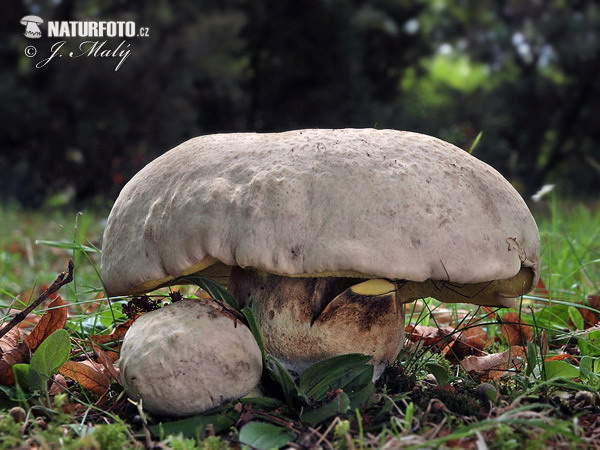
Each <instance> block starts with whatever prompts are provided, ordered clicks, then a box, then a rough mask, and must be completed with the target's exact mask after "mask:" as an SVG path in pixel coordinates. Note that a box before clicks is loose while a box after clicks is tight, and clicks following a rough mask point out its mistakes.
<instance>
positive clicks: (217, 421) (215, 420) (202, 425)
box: [150, 414, 233, 438]
mask: <svg viewBox="0 0 600 450" xmlns="http://www.w3.org/2000/svg"><path fill="white" fill-rule="evenodd" d="M208 425H212V427H213V429H214V430H215V433H221V432H223V431H226V430H228V429H229V428H230V427H231V426H232V425H233V420H232V419H230V418H229V417H227V416H226V415H224V414H215V415H211V416H194V417H189V418H187V419H182V420H176V421H174V422H165V423H159V424H157V425H152V426H151V427H150V431H152V433H154V434H155V435H157V436H161V435H163V436H164V435H170V434H175V435H176V434H182V435H183V436H184V437H186V438H197V437H199V436H201V435H202V433H204V431H205V430H206V427H208Z"/></svg>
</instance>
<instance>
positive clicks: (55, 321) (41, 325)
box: [25, 295, 67, 352]
mask: <svg viewBox="0 0 600 450" xmlns="http://www.w3.org/2000/svg"><path fill="white" fill-rule="evenodd" d="M65 306H66V303H65V302H64V301H63V299H62V297H61V296H60V295H57V296H56V298H55V299H54V300H53V301H52V303H50V304H49V305H48V311H46V312H45V313H44V315H43V316H42V318H41V319H40V321H39V322H38V324H37V325H36V326H35V328H34V329H33V330H32V331H31V333H29V336H27V337H26V338H25V342H26V343H27V345H29V348H30V349H31V351H32V352H33V351H35V349H36V348H38V346H39V345H40V344H41V343H42V342H43V341H44V339H46V338H47V337H48V336H50V335H51V334H52V333H54V332H55V331H56V330H60V329H61V328H64V327H65V324H66V323H67V308H66V307H65Z"/></svg>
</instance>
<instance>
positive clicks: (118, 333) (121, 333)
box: [90, 319, 134, 344]
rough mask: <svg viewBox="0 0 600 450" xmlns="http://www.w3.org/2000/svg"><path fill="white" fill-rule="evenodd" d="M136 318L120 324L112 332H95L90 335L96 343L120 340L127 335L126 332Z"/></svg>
mask: <svg viewBox="0 0 600 450" xmlns="http://www.w3.org/2000/svg"><path fill="white" fill-rule="evenodd" d="M133 322H134V319H129V320H128V321H126V322H123V323H122V324H120V325H117V328H115V330H114V331H113V332H112V333H110V334H94V335H92V336H90V339H91V340H92V341H94V342H95V343H96V344H106V343H107V342H112V341H120V340H122V339H123V337H125V333H127V330H129V327H130V326H131V325H132V324H133Z"/></svg>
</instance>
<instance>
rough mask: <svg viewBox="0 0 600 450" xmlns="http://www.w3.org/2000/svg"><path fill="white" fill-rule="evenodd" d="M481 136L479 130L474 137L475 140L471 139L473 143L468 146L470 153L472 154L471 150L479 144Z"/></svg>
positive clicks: (481, 132)
mask: <svg viewBox="0 0 600 450" xmlns="http://www.w3.org/2000/svg"><path fill="white" fill-rule="evenodd" d="M482 136H483V131H480V132H479V134H478V135H477V137H476V138H475V140H474V141H473V143H472V144H471V147H470V148H469V153H470V154H473V152H474V151H475V149H476V148H477V146H478V145H479V141H480V140H481V137H482Z"/></svg>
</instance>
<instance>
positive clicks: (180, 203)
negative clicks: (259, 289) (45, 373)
mask: <svg viewBox="0 0 600 450" xmlns="http://www.w3.org/2000/svg"><path fill="white" fill-rule="evenodd" d="M538 255H539V235H538V231H537V226H536V224H535V221H534V219H533V218H532V216H531V214H530V212H529V210H528V208H527V206H526V205H525V202H524V201H523V199H522V198H521V197H520V195H519V194H518V193H517V192H516V191H515V189H514V188H513V187H512V186H511V185H510V184H509V183H508V181H506V180H505V179H504V178H503V177H502V176H501V175H500V174H499V173H498V172H497V171H496V170H494V169H493V168H491V167H490V166H488V165H487V164H485V163H483V162H482V161H480V160H478V159H477V158H475V157H473V156H471V155H469V154H468V153H467V152H465V151H463V150H461V149H459V148H458V147H455V146H454V145H452V144H449V143H447V142H445V141H442V140H440V139H436V138H434V137H431V136H426V135H423V134H417V133H411V132H405V131H395V130H373V129H341V130H321V129H310V130H298V131H289V132H285V133H272V134H257V133H239V134H218V135H208V136H201V137H198V138H194V139H191V140H189V141H187V142H185V143H183V144H181V145H179V146H178V147H175V148H174V149H172V150H171V151H169V152H167V153H165V154H164V155H162V156H161V157H159V158H157V159H156V160H154V161H153V162H151V163H150V164H148V165H147V166H146V167H145V168H144V169H142V170H141V171H140V172H139V173H138V174H137V175H135V176H134V177H133V178H132V179H131V181H130V182H129V183H128V184H127V185H126V186H125V187H124V188H123V190H122V192H121V194H120V195H119V197H118V199H117V201H116V203H115V205H114V207H113V210H112V211H111V214H110V216H109V219H108V224H107V227H106V230H105V233H104V241H103V254H102V274H103V278H104V282H105V284H106V286H107V288H108V291H109V292H110V293H111V294H128V293H137V292H140V291H144V290H149V289H151V288H154V287H156V286H157V285H159V284H162V283H164V282H165V281H168V280H169V279H172V278H174V277H177V276H180V275H182V274H183V273H187V272H189V270H190V269H191V268H192V267H194V266H195V267H196V268H198V267H200V266H198V264H199V263H200V262H201V261H212V259H210V258H208V257H212V258H215V259H216V260H218V261H221V262H223V263H225V264H228V265H238V266H241V267H254V268H257V269H261V270H264V271H267V272H272V273H277V274H281V275H301V274H318V273H323V272H339V271H352V272H359V273H362V274H366V275H372V276H377V277H385V278H392V279H406V280H413V281H424V280H427V279H434V280H448V281H452V282H456V283H476V282H484V281H491V280H495V279H501V278H508V277H511V276H513V275H515V274H516V273H517V272H519V270H520V268H521V265H523V266H525V267H531V268H532V269H533V270H534V272H535V273H536V276H535V277H534V282H536V281H537V273H538ZM207 258H208V259H207Z"/></svg>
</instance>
